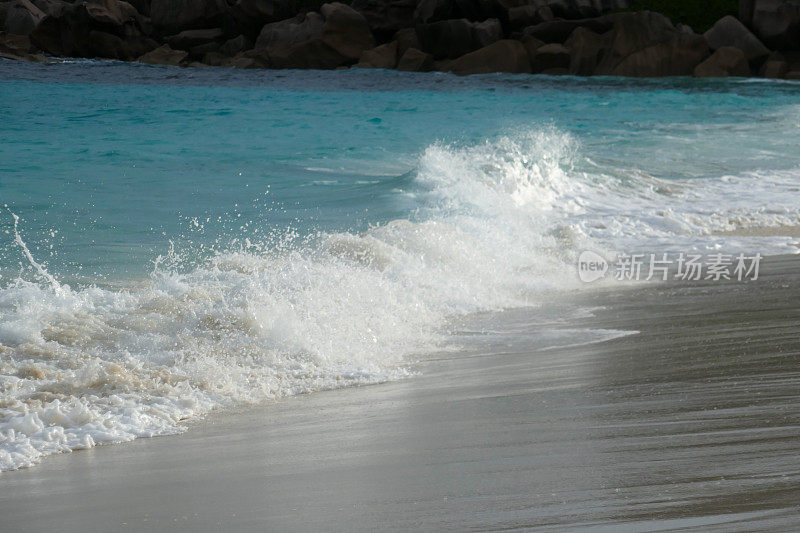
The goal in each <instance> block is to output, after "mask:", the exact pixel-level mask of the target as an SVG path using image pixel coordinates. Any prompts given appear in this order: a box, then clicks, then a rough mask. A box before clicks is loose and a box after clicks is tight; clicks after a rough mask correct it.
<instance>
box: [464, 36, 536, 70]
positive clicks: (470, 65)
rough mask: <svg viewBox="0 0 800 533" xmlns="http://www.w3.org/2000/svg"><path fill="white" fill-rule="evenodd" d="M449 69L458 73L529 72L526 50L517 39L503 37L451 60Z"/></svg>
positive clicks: (529, 65)
mask: <svg viewBox="0 0 800 533" xmlns="http://www.w3.org/2000/svg"><path fill="white" fill-rule="evenodd" d="M449 69H450V71H451V72H453V73H455V74H459V75H467V74H486V73H490V72H509V73H514V74H518V73H530V71H531V64H530V58H529V57H528V52H527V51H525V47H524V46H523V45H522V43H521V42H519V41H512V40H510V39H503V40H500V41H496V42H494V43H492V44H490V45H488V46H484V47H483V48H480V49H479V50H475V51H474V52H470V53H468V54H465V55H463V56H461V57H459V58H458V59H456V60H455V61H453V62H452V63H451V64H450V66H449Z"/></svg>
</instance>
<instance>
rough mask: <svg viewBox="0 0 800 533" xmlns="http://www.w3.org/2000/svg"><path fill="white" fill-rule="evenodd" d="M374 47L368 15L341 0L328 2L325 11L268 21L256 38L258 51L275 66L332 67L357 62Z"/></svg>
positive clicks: (322, 9) (324, 7)
mask: <svg viewBox="0 0 800 533" xmlns="http://www.w3.org/2000/svg"><path fill="white" fill-rule="evenodd" d="M374 47H375V41H374V39H373V37H372V33H371V32H370V30H369V26H368V25H367V21H366V20H365V19H364V17H363V16H362V15H361V14H360V13H358V12H357V11H355V10H354V9H352V8H351V7H349V6H346V5H344V4H340V3H338V2H336V3H332V4H324V5H323V6H322V8H321V13H316V12H312V13H308V14H307V15H298V16H297V17H295V18H293V19H288V20H283V21H280V22H274V23H272V24H267V25H266V26H264V29H262V30H261V33H260V34H259V36H258V40H257V41H256V51H257V52H259V53H260V54H261V56H262V57H264V58H265V59H266V61H267V62H268V63H269V65H270V66H271V67H273V68H320V69H332V68H336V67H339V66H342V65H349V64H352V63H355V62H356V61H357V60H358V59H359V58H360V57H361V54H362V53H363V52H364V51H365V50H369V49H371V48H374Z"/></svg>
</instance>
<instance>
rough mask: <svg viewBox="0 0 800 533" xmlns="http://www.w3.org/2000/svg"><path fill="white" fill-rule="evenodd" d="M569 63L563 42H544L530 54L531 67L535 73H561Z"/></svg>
mask: <svg viewBox="0 0 800 533" xmlns="http://www.w3.org/2000/svg"><path fill="white" fill-rule="evenodd" d="M569 65H570V55H569V50H568V49H567V47H566V46H564V45H563V44H558V43H550V44H545V45H544V46H540V47H539V48H537V49H536V53H534V54H533V55H532V56H531V68H532V69H533V72H536V73H543V74H554V73H563V72H565V71H566V70H567V69H568V68H569Z"/></svg>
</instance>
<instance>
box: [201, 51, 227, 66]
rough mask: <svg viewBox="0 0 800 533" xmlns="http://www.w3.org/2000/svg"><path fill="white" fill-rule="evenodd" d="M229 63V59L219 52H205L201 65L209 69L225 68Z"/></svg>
mask: <svg viewBox="0 0 800 533" xmlns="http://www.w3.org/2000/svg"><path fill="white" fill-rule="evenodd" d="M230 62H231V57H230V56H227V55H225V54H220V53H219V52H206V54H205V55H204V56H203V63H205V64H206V65H208V66H210V67H222V66H227V65H228V63H230Z"/></svg>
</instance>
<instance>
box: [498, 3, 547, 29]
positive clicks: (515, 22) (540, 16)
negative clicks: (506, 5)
mask: <svg viewBox="0 0 800 533" xmlns="http://www.w3.org/2000/svg"><path fill="white" fill-rule="evenodd" d="M553 18H554V16H553V10H551V9H550V8H549V7H548V6H540V7H536V6H534V5H529V4H528V5H524V6H516V7H512V8H510V9H509V10H508V25H509V27H511V29H514V30H521V29H523V28H527V27H528V26H533V25H535V24H539V23H541V22H549V21H551V20H553Z"/></svg>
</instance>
